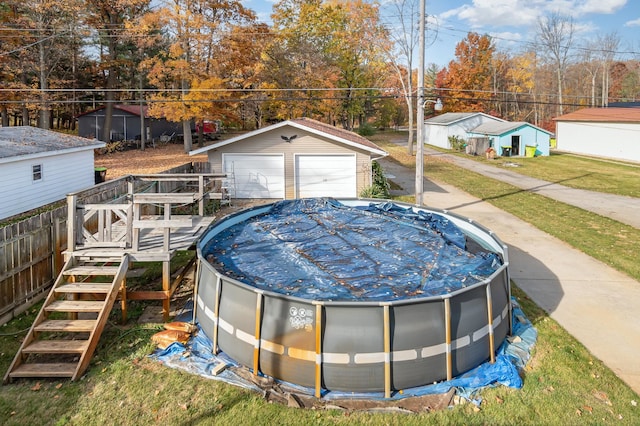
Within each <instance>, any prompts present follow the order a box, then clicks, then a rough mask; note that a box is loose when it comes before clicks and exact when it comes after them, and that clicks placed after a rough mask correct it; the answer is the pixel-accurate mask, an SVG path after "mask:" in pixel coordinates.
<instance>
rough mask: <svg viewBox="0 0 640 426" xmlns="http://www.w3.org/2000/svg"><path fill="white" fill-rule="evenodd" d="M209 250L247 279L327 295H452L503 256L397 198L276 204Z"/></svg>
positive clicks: (222, 267) (219, 237)
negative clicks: (359, 204) (357, 202)
mask: <svg viewBox="0 0 640 426" xmlns="http://www.w3.org/2000/svg"><path fill="white" fill-rule="evenodd" d="M471 245H473V247H472V248H469V247H468V246H471ZM202 252H203V256H204V257H205V258H206V259H207V261H209V262H211V263H212V264H213V265H214V267H215V268H216V269H218V270H219V271H220V272H223V273H224V274H226V275H228V276H229V277H232V278H235V279H237V280H238V281H240V282H244V283H246V284H250V285H252V286H254V287H256V288H259V289H262V290H268V291H273V292H277V293H281V294H285V295H288V296H296V297H301V298H305V299H312V300H325V301H328V300H332V301H345V300H349V301H352V300H358V301H383V300H384V301H392V300H400V299H410V298H417V297H425V296H438V295H443V294H448V293H451V292H453V291H456V290H459V289H461V288H464V287H469V286H471V285H473V284H476V283H479V282H481V281H483V280H485V279H487V278H488V277H490V276H491V275H492V274H493V273H494V272H495V271H496V270H497V269H498V268H500V266H501V265H502V260H501V258H500V256H499V255H498V254H496V253H493V252H491V251H485V250H483V249H479V246H478V245H477V244H468V237H467V236H466V235H465V234H464V233H463V232H462V231H461V230H460V229H459V228H458V227H457V226H456V225H455V224H454V223H452V222H451V221H450V220H449V219H447V218H446V217H444V216H442V215H439V214H436V213H430V212H424V211H420V210H418V211H416V210H414V209H413V208H411V207H407V208H405V207H402V206H398V205H396V204H393V203H390V202H384V203H370V204H369V205H368V206H364V207H350V206H346V205H344V204H342V203H340V202H338V201H336V200H333V199H326V198H323V199H302V200H290V201H281V202H278V203H275V204H274V205H273V206H272V207H271V208H270V209H269V211H267V212H265V213H262V214H259V215H256V216H253V217H250V218H248V219H247V220H245V221H243V222H241V223H238V224H236V225H232V226H230V227H228V228H226V229H224V230H222V231H221V232H219V233H218V234H216V235H214V236H213V237H212V239H211V240H210V241H208V242H207V244H206V245H205V246H204V247H203V251H202Z"/></svg>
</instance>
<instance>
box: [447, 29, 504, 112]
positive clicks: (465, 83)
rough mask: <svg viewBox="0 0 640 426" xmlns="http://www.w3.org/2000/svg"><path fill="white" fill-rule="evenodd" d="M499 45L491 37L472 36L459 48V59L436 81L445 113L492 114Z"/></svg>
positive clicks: (468, 35)
mask: <svg viewBox="0 0 640 426" xmlns="http://www.w3.org/2000/svg"><path fill="white" fill-rule="evenodd" d="M495 50H496V48H495V46H494V44H493V41H492V40H491V37H489V36H488V35H480V34H477V33H469V34H467V37H466V38H465V39H464V40H462V41H460V42H459V43H458V44H457V45H456V53H455V57H456V59H454V60H452V61H451V62H449V65H448V67H447V68H445V69H443V70H442V71H441V72H440V74H439V75H438V78H437V80H436V85H437V87H439V88H446V89H447V90H446V92H445V91H442V92H441V98H442V99H443V101H444V110H445V111H456V112H466V111H489V110H490V109H491V105H490V103H491V95H492V93H493V76H494V74H493V73H494V63H493V61H494V53H495Z"/></svg>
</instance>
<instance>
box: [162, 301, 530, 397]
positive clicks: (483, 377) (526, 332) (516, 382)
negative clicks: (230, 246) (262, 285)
mask: <svg viewBox="0 0 640 426" xmlns="http://www.w3.org/2000/svg"><path fill="white" fill-rule="evenodd" d="M512 304H513V314H512V317H513V335H512V336H511V337H509V338H507V339H506V340H505V341H504V342H503V344H502V345H501V346H500V348H499V349H498V351H497V353H496V361H495V363H493V364H492V363H490V362H485V363H484V364H481V365H479V366H478V367H476V368H474V369H473V370H470V371H468V372H466V373H465V374H462V375H460V376H458V377H456V378H454V379H452V380H449V381H444V382H440V383H436V384H433V385H428V386H421V387H417V388H412V389H403V392H402V393H399V392H396V393H395V394H393V395H392V399H400V398H406V397H410V396H422V395H435V394H444V393H446V392H448V391H449V390H450V389H451V388H455V389H456V392H457V393H458V395H460V396H462V397H464V398H466V399H469V400H472V401H474V402H476V403H477V402H479V401H480V399H479V398H477V395H476V393H477V392H478V391H479V390H482V389H484V388H486V387H489V386H496V385H503V386H508V387H512V388H518V389H519V388H521V387H522V384H523V382H522V378H521V376H520V372H521V371H522V370H523V369H524V367H525V365H526V364H527V362H528V361H529V357H530V355H531V350H532V349H533V347H534V345H535V343H536V340H537V336H538V334H537V331H536V329H535V328H534V327H533V326H532V324H531V322H530V321H529V320H528V319H527V318H526V316H525V315H524V313H523V312H522V310H521V309H520V307H519V305H518V304H517V302H516V301H515V300H513V301H512ZM151 357H152V358H154V359H157V360H158V361H160V362H162V363H164V364H165V365H167V366H169V367H173V368H178V369H181V370H184V371H187V372H190V373H193V374H197V375H200V376H203V377H207V378H211V379H215V380H221V381H224V382H227V383H230V384H233V385H236V386H240V387H243V388H246V389H252V390H255V391H261V389H260V388H259V387H258V386H257V385H256V384H254V383H252V382H250V381H248V380H246V379H244V378H243V377H242V376H240V375H238V374H236V373H235V372H234V369H233V368H227V369H226V370H224V371H223V372H222V373H221V374H219V375H217V376H213V375H212V374H211V371H212V370H213V368H215V367H216V366H218V365H219V364H220V363H224V364H227V365H228V366H230V367H239V365H238V364H237V363H236V362H235V361H233V360H232V359H230V358H229V357H227V356H226V355H225V354H224V353H219V354H217V355H214V354H213V353H212V342H211V340H210V339H209V338H208V337H207V336H206V335H205V333H202V332H198V333H197V334H196V335H195V336H194V337H192V338H191V339H190V340H189V342H187V344H186V345H182V344H180V343H173V344H171V345H170V346H169V347H167V348H166V349H164V350H157V351H156V352H155V353H153V354H152V355H151ZM287 385H288V386H289V387H291V388H295V389H297V391H298V392H299V393H301V394H305V395H314V389H311V388H304V387H301V386H298V385H293V384H287ZM346 397H348V398H352V399H358V398H360V399H383V398H384V395H383V394H382V393H361V394H354V393H352V392H349V393H344V392H328V391H325V392H324V394H323V399H326V400H331V399H341V398H346Z"/></svg>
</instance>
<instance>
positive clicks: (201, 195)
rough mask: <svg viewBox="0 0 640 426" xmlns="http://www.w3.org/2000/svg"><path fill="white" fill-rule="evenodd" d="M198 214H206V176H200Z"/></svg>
mask: <svg viewBox="0 0 640 426" xmlns="http://www.w3.org/2000/svg"><path fill="white" fill-rule="evenodd" d="M198 200H199V201H198V214H199V215H200V216H204V176H203V175H200V176H198Z"/></svg>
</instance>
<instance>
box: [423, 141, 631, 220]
mask: <svg viewBox="0 0 640 426" xmlns="http://www.w3.org/2000/svg"><path fill="white" fill-rule="evenodd" d="M424 151H425V153H426V154H428V155H433V156H444V157H446V158H447V159H448V160H449V161H451V162H453V163H454V164H456V165H457V166H460V167H463V168H465V169H469V170H472V171H474V172H476V173H479V174H481V175H484V176H487V177H490V178H493V179H496V180H499V181H502V182H506V183H508V184H510V185H513V186H515V187H517V188H521V189H524V190H527V191H530V192H534V193H536V194H540V195H544V196H545V197H548V198H552V199H554V200H557V201H561V202H563V203H566V204H570V205H572V206H576V207H580V208H581V209H584V210H588V211H590V212H593V213H597V214H599V215H601V216H605V217H609V218H611V219H614V220H617V221H618V222H622V223H626V224H627V225H631V226H633V227H636V228H640V198H633V197H626V196H622V195H614V194H605V193H602V192H595V191H586V190H582V189H573V188H569V187H567V186H564V185H561V184H560V183H554V182H547V181H544V180H540V179H536V178H532V177H528V176H524V175H521V174H519V173H517V172H514V171H512V170H509V169H507V168H505V167H496V166H492V165H489V164H483V163H481V162H478V161H475V160H471V159H467V158H462V157H458V156H456V155H450V154H446V153H441V152H438V151H435V150H433V149H430V148H427V147H425V150H424ZM638 185H640V182H639V183H638Z"/></svg>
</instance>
